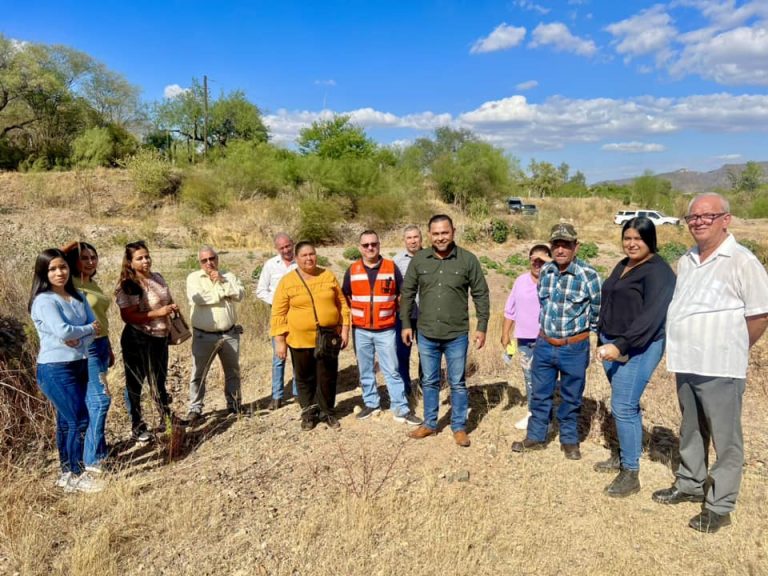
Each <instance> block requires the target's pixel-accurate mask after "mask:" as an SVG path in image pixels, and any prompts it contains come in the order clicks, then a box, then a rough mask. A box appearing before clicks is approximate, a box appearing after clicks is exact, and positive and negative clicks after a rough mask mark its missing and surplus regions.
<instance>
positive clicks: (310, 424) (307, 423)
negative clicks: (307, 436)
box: [301, 418, 317, 432]
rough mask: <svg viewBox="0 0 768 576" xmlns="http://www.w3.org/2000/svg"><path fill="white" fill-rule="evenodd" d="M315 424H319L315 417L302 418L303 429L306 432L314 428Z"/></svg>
mask: <svg viewBox="0 0 768 576" xmlns="http://www.w3.org/2000/svg"><path fill="white" fill-rule="evenodd" d="M315 426H317V420H315V419H314V418H302V419H301V429H302V430H304V431H305V432H308V431H310V430H312V429H313V428H314V427H315Z"/></svg>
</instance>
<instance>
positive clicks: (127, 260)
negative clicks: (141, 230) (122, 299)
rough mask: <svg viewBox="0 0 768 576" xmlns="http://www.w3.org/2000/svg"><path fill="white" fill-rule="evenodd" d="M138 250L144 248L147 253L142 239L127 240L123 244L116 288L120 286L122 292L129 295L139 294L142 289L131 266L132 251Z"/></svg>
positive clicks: (147, 249)
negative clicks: (127, 241) (121, 261)
mask: <svg viewBox="0 0 768 576" xmlns="http://www.w3.org/2000/svg"><path fill="white" fill-rule="evenodd" d="M139 250H146V251H147V254H149V248H147V245H146V243H145V242H144V240H137V241H136V242H129V243H128V244H126V245H125V254H123V265H122V266H121V267H120V279H119V280H118V281H117V288H118V290H119V289H121V288H122V290H123V292H125V293H126V294H128V295H129V296H139V295H140V294H141V293H142V292H144V289H143V288H142V287H141V281H140V280H139V279H138V278H137V277H136V271H135V270H134V269H133V268H131V261H132V260H133V255H134V253H136V252H138V251H139Z"/></svg>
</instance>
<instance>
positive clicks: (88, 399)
mask: <svg viewBox="0 0 768 576" xmlns="http://www.w3.org/2000/svg"><path fill="white" fill-rule="evenodd" d="M108 368H109V338H107V337H103V338H96V339H95V340H94V341H93V342H91V344H90V346H88V391H87V392H86V394H85V406H86V408H88V430H86V432H85V452H84V460H85V465H86V466H98V465H99V464H100V463H101V461H102V460H104V459H105V458H106V457H107V454H108V450H107V440H106V438H105V436H104V428H105V426H106V423H107V411H108V410H109V405H110V404H111V403H112V399H111V398H110V397H109V394H107V390H106V386H105V384H106V378H107V369H108Z"/></svg>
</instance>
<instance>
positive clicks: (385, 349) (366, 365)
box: [355, 328, 411, 416]
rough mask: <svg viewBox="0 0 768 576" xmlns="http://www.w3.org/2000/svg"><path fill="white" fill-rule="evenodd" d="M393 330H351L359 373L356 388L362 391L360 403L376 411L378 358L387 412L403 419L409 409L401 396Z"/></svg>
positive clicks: (402, 393)
mask: <svg viewBox="0 0 768 576" xmlns="http://www.w3.org/2000/svg"><path fill="white" fill-rule="evenodd" d="M397 336H398V334H397V330H395V329H394V328H391V329H389V330H379V331H374V330H364V329H362V328H355V354H356V355H357V368H358V370H359V372H360V387H361V388H362V389H363V403H364V404H365V405H366V406H367V407H368V408H378V407H379V403H380V398H379V391H378V390H377V389H376V374H375V372H374V355H376V354H378V355H379V368H381V372H382V373H383V374H384V380H385V381H386V383H387V390H389V408H390V410H392V413H393V414H394V415H395V416H405V415H407V414H408V413H409V412H410V411H411V409H410V408H409V407H408V399H407V398H406V396H405V385H404V383H403V379H402V378H401V377H400V373H399V372H398V371H397V349H396V345H395V340H396V338H397Z"/></svg>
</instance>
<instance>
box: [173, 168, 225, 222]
mask: <svg viewBox="0 0 768 576" xmlns="http://www.w3.org/2000/svg"><path fill="white" fill-rule="evenodd" d="M181 201H182V202H184V204H187V205H188V206H191V207H192V208H194V209H195V210H197V211H198V212H200V214H203V215H205V216H210V215H211V214H215V213H216V212H218V211H219V210H223V209H224V208H226V207H227V206H229V201H230V199H229V194H228V193H227V191H226V190H224V189H222V187H221V186H220V185H219V184H218V183H217V182H216V181H214V179H213V177H212V176H210V175H208V174H206V173H202V172H195V173H192V174H191V175H190V176H188V177H187V179H186V180H185V181H184V184H183V185H182V187H181Z"/></svg>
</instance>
